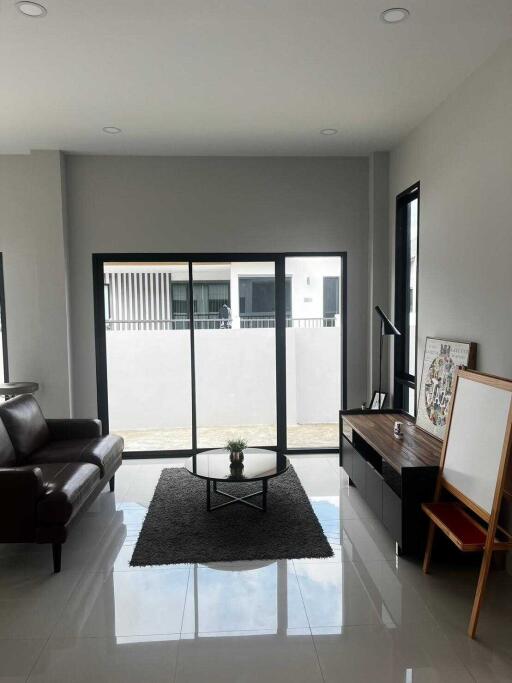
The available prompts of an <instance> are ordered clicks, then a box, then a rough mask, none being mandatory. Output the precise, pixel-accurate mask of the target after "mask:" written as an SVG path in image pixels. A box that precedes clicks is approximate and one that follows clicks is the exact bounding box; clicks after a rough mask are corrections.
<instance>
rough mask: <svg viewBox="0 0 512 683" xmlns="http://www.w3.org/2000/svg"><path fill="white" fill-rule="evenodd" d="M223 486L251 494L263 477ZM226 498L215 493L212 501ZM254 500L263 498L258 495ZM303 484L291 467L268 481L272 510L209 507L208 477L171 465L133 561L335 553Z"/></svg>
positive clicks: (231, 559)
mask: <svg viewBox="0 0 512 683" xmlns="http://www.w3.org/2000/svg"><path fill="white" fill-rule="evenodd" d="M218 486H219V489H221V490H224V491H227V492H228V493H231V494H232V495H238V496H239V495H246V494H247V493H251V492H252V491H256V490H259V489H261V482H254V483H252V482H251V483H246V484H245V483H244V484H239V483H232V482H222V483H221V482H219V484H218ZM225 500H226V498H224V497H221V496H219V495H217V494H216V493H214V492H213V486H212V499H211V502H212V505H216V504H218V503H222V502H224V501H225ZM253 500H254V502H255V503H257V504H258V505H259V504H260V503H261V498H260V497H259V496H255V497H254V499H253ZM332 555H333V551H332V548H331V546H330V545H329V543H328V541H327V539H326V537H325V535H324V533H323V531H322V527H321V526H320V524H319V522H318V519H317V517H316V515H315V513H314V512H313V508H312V507H311V503H310V502H309V499H308V497H307V495H306V492H305V491H304V489H303V488H302V484H301V483H300V481H299V478H298V477H297V474H296V473H295V470H294V469H293V467H290V468H289V469H288V470H287V471H286V472H285V473H284V474H282V475H280V476H279V477H275V478H274V479H270V480H269V482H268V493H267V511H266V512H259V511H258V510H254V509H252V508H249V507H247V506H246V505H242V504H240V503H235V504H234V505H228V506H226V507H225V508H221V509H220V510H214V511H212V512H208V511H207V510H206V481H205V480H204V479H199V478H198V477H194V476H193V475H192V474H190V473H189V472H188V471H187V470H186V469H185V468H182V467H180V468H168V469H164V470H163V471H162V475H161V477H160V480H159V481H158V484H157V486H156V489H155V493H154V495H153V500H152V501H151V504H150V506H149V509H148V513H147V515H146V519H145V520H144V524H143V526H142V530H141V532H140V535H139V538H138V540H137V544H136V546H135V550H134V552H133V556H132V559H131V561H130V565H131V566H132V567H143V566H148V565H161V564H179V563H187V564H188V563H196V562H199V563H207V562H237V561H243V560H282V559H288V560H291V559H299V558H304V557H309V558H316V557H332Z"/></svg>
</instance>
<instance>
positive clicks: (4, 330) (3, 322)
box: [0, 253, 9, 382]
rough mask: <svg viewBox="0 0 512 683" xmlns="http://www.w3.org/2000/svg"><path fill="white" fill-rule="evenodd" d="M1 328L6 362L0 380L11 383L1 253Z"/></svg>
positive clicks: (1, 255)
mask: <svg viewBox="0 0 512 683" xmlns="http://www.w3.org/2000/svg"><path fill="white" fill-rule="evenodd" d="M0 327H1V330H2V348H1V350H0V353H2V357H3V361H4V376H3V378H0V379H1V381H2V382H8V381H9V354H8V353H7V316H6V312H5V285H4V261H3V254H1V253H0Z"/></svg>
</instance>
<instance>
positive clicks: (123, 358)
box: [94, 254, 345, 455]
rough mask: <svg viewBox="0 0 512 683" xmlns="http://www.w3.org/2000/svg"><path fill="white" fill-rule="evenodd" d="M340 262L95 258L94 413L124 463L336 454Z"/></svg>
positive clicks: (277, 257)
mask: <svg viewBox="0 0 512 683" xmlns="http://www.w3.org/2000/svg"><path fill="white" fill-rule="evenodd" d="M343 263H344V257H343V255H341V254H339V255H336V256H316V255H290V256H286V255H284V254H265V255H261V256H260V255H258V256H253V255H236V256H231V255H230V256H228V255H226V256H225V257H224V256H223V255H215V256H209V255H205V256H203V255H201V256H198V255H193V256H185V255H183V256H182V257H181V259H174V258H165V256H164V255H151V257H148V256H146V257H144V256H143V255H141V257H140V259H139V258H136V257H134V255H95V256H94V281H95V316H96V345H97V368H98V411H99V416H100V417H101V419H102V420H103V421H104V423H105V425H106V426H107V427H108V428H109V430H110V431H111V432H115V433H118V434H120V435H122V436H123V437H124V439H125V443H126V451H127V452H128V453H130V452H131V453H134V454H144V453H145V454H151V455H158V454H162V455H165V454H180V453H184V454H185V453H190V452H195V451H196V450H198V449H207V448H219V447H223V446H225V444H226V442H227V441H228V439H233V438H242V439H245V440H246V441H247V442H248V444H249V445H250V446H260V447H269V448H277V449H278V450H280V451H286V450H294V449H302V450H307V451H310V450H315V449H325V448H331V449H334V448H337V446H338V411H339V409H340V407H341V406H342V394H343V391H342V387H343V386H344V382H343V376H342V375H343V363H342V358H344V350H343V338H344V333H345V328H344V317H345V308H344V304H343V302H344V298H345V292H344V284H343V283H344V268H343Z"/></svg>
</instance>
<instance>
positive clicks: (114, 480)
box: [108, 474, 116, 491]
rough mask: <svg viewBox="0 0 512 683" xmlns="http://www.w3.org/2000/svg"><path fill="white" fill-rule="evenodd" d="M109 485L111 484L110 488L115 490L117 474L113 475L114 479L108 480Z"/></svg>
mask: <svg viewBox="0 0 512 683" xmlns="http://www.w3.org/2000/svg"><path fill="white" fill-rule="evenodd" d="M108 485H109V486H110V490H111V491H113V490H114V488H115V485H116V475H115V474H114V476H113V477H112V479H111V480H110V481H109V482H108Z"/></svg>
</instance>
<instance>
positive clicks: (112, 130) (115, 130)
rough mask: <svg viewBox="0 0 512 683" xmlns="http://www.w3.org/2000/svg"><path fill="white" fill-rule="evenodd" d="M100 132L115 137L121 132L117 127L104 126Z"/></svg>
mask: <svg viewBox="0 0 512 683" xmlns="http://www.w3.org/2000/svg"><path fill="white" fill-rule="evenodd" d="M102 130H103V132H104V133H108V134H109V135H117V134H118V133H120V132H121V129H120V128H118V127H117V126H105V127H104V128H102Z"/></svg>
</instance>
